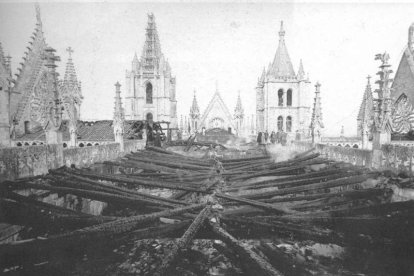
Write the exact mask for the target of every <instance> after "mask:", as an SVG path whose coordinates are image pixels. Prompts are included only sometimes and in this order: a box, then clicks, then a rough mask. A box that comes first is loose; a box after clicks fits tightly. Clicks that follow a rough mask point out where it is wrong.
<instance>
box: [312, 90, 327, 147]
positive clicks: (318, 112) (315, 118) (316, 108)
mask: <svg viewBox="0 0 414 276" xmlns="http://www.w3.org/2000/svg"><path fill="white" fill-rule="evenodd" d="M320 87H321V84H320V83H319V82H317V83H316V85H315V88H316V90H315V99H314V103H313V110H312V118H311V125H310V128H311V133H312V142H313V143H318V142H320V141H321V136H322V128H324V125H323V120H322V104H321V96H320V92H321V91H320Z"/></svg>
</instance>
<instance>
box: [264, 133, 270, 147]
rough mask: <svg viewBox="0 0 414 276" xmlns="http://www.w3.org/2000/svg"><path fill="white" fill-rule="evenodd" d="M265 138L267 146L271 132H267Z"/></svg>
mask: <svg viewBox="0 0 414 276" xmlns="http://www.w3.org/2000/svg"><path fill="white" fill-rule="evenodd" d="M264 138H265V144H267V143H268V142H269V132H267V130H266V132H265V134H264Z"/></svg>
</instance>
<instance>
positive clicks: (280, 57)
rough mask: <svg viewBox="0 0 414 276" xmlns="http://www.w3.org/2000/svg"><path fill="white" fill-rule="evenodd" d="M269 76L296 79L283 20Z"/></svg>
mask: <svg viewBox="0 0 414 276" xmlns="http://www.w3.org/2000/svg"><path fill="white" fill-rule="evenodd" d="M268 76H270V77H273V78H275V79H295V78H296V74H295V71H294V70H293V65H292V61H291V60H290V57H289V53H288V50H287V47H286V45H285V30H284V29H283V21H282V22H281V23H280V31H279V46H278V47H277V50H276V54H275V57H274V59H273V63H272V65H271V67H270V70H269V72H268Z"/></svg>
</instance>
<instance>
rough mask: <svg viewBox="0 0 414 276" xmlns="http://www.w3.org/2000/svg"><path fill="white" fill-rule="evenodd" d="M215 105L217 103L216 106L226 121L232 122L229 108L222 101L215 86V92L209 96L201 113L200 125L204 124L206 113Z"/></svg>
mask: <svg viewBox="0 0 414 276" xmlns="http://www.w3.org/2000/svg"><path fill="white" fill-rule="evenodd" d="M216 85H217V84H216ZM215 105H218V107H219V108H220V109H221V110H222V111H223V113H224V115H225V116H226V117H227V118H228V121H229V122H230V123H231V124H232V119H233V117H232V116H231V113H230V111H229V109H228V108H227V106H226V104H225V103H224V101H223V99H222V98H221V96H220V93H219V91H218V89H217V88H216V92H215V93H214V95H213V98H211V100H210V102H209V103H208V106H207V108H206V110H205V111H204V113H203V116H202V117H201V124H200V125H204V124H205V120H206V118H207V116H208V114H209V113H210V112H211V110H212V109H213V107H214V106H215Z"/></svg>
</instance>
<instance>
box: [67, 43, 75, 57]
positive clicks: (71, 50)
mask: <svg viewBox="0 0 414 276" xmlns="http://www.w3.org/2000/svg"><path fill="white" fill-rule="evenodd" d="M66 52H68V54H69V58H70V59H71V58H72V54H73V52H74V51H73V49H72V47H70V46H69V47H68V48H66Z"/></svg>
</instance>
